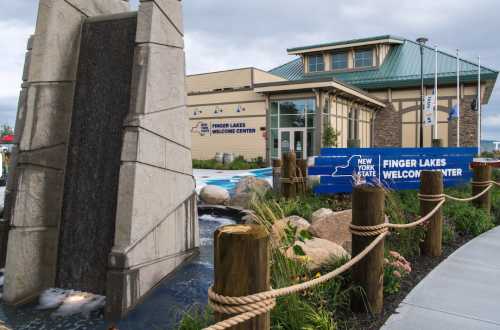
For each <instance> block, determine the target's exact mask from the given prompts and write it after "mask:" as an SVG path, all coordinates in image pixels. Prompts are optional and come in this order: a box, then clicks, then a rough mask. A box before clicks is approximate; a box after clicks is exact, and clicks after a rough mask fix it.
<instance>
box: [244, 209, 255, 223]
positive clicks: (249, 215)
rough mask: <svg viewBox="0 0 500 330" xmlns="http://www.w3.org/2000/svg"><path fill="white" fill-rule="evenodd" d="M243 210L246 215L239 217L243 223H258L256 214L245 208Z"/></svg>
mask: <svg viewBox="0 0 500 330" xmlns="http://www.w3.org/2000/svg"><path fill="white" fill-rule="evenodd" d="M244 212H245V213H246V215H245V216H243V217H242V218H241V221H242V222H243V223H244V224H246V225H253V224H256V223H259V222H258V221H257V215H255V213H254V212H253V211H249V210H245V211H244Z"/></svg>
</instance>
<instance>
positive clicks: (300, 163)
mask: <svg viewBox="0 0 500 330" xmlns="http://www.w3.org/2000/svg"><path fill="white" fill-rule="evenodd" d="M296 166H297V169H296V171H297V177H299V178H302V181H301V182H297V184H296V188H295V189H296V191H297V192H299V193H301V194H305V193H306V190H307V159H297V164H296Z"/></svg>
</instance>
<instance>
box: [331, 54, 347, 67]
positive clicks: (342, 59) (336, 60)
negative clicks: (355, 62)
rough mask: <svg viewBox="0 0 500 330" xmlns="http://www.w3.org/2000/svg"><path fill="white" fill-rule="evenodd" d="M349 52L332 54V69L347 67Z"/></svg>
mask: <svg viewBox="0 0 500 330" xmlns="http://www.w3.org/2000/svg"><path fill="white" fill-rule="evenodd" d="M347 66H348V61H347V52H342V53H334V54H332V70H341V69H347Z"/></svg>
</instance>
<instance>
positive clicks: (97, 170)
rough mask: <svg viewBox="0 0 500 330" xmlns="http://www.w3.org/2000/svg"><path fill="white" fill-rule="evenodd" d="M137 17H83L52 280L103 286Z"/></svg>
mask: <svg viewBox="0 0 500 330" xmlns="http://www.w3.org/2000/svg"><path fill="white" fill-rule="evenodd" d="M136 26H137V17H130V16H125V17H124V16H123V15H122V16H116V17H113V16H107V17H104V18H103V19H100V20H99V19H97V20H96V19H90V20H88V21H86V22H84V24H83V29H82V40H81V46H80V60H79V64H78V74H77V83H76V89H75V99H74V106H73V114H72V120H71V133H70V140H69V146H68V160H67V164H66V172H65V184H64V201H63V209H62V218H61V226H60V238H59V248H58V267H57V268H58V269H57V278H56V285H57V286H58V287H62V288H68V289H76V290H83V291H88V292H93V293H98V294H104V293H105V288H106V273H107V265H108V255H109V253H110V251H111V248H112V246H113V240H114V231H115V216H116V201H117V191H118V180H119V172H120V155H121V147H122V135H123V129H122V125H123V121H124V119H125V117H126V115H127V114H128V111H129V103H130V85H131V80H132V66H133V57H134V47H135V43H134V40H135V34H136Z"/></svg>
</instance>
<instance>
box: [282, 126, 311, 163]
mask: <svg viewBox="0 0 500 330" xmlns="http://www.w3.org/2000/svg"><path fill="white" fill-rule="evenodd" d="M278 150H279V155H282V154H283V153H284V152H289V151H295V153H296V155H297V159H306V158H307V139H306V129H305V128H281V129H279V139H278Z"/></svg>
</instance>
